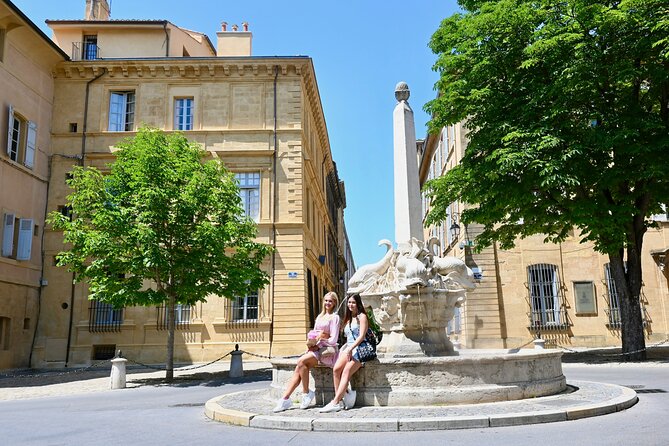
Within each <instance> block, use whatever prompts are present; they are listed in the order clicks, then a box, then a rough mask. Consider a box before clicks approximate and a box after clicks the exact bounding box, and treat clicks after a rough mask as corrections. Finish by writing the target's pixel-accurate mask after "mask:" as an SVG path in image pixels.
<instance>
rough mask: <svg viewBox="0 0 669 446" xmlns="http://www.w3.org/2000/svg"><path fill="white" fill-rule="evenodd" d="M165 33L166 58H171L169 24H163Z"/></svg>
mask: <svg viewBox="0 0 669 446" xmlns="http://www.w3.org/2000/svg"><path fill="white" fill-rule="evenodd" d="M163 31H165V57H170V33H168V32H167V22H163Z"/></svg>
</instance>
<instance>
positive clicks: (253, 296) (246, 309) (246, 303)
mask: <svg viewBox="0 0 669 446" xmlns="http://www.w3.org/2000/svg"><path fill="white" fill-rule="evenodd" d="M231 319H232V320H233V321H249V320H257V319H258V292H257V291H255V292H252V293H249V294H247V295H246V296H239V297H237V298H236V299H235V300H234V301H233V302H232V318H231Z"/></svg>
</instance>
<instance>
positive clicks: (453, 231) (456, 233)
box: [449, 217, 460, 240]
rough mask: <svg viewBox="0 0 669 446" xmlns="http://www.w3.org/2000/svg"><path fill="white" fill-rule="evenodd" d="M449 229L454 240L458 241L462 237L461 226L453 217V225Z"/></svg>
mask: <svg viewBox="0 0 669 446" xmlns="http://www.w3.org/2000/svg"><path fill="white" fill-rule="evenodd" d="M449 229H450V231H451V237H452V238H453V240H457V239H458V238H459V237H460V225H459V224H458V222H457V220H456V219H455V217H453V224H452V225H451V227H450V228H449Z"/></svg>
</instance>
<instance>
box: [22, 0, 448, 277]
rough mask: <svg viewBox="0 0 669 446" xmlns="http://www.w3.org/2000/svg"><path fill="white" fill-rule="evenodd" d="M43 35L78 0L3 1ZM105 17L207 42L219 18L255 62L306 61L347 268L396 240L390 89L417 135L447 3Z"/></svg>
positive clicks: (118, 2)
mask: <svg viewBox="0 0 669 446" xmlns="http://www.w3.org/2000/svg"><path fill="white" fill-rule="evenodd" d="M12 1H13V3H14V4H15V5H16V6H18V7H19V8H20V9H21V10H22V11H23V12H24V13H25V14H26V15H27V16H28V17H30V19H31V20H32V21H33V22H35V23H36V24H37V25H38V26H40V27H41V28H42V29H43V30H44V32H45V33H46V34H47V35H49V36H50V35H51V32H50V30H49V29H48V28H47V27H46V25H45V24H44V20H46V19H82V18H83V16H84V9H85V4H86V1H85V0H12ZM111 9H112V18H115V19H166V20H169V21H171V22H173V23H174V24H176V25H178V26H181V27H184V28H188V29H192V30H195V31H200V32H203V33H206V34H207V35H208V36H209V38H210V39H211V41H212V42H214V43H215V42H216V31H218V30H219V29H220V22H222V21H226V22H228V24H229V25H232V24H234V23H237V24H241V22H244V21H246V22H248V23H249V30H250V31H252V32H253V55H254V56H275V55H277V56H291V55H305V56H310V57H311V58H312V59H313V61H314V66H315V68H316V78H317V80H318V86H319V89H320V93H321V101H322V103H323V110H324V112H325V120H326V122H327V127H328V133H329V136H330V146H331V148H332V153H333V156H334V160H335V162H336V163H337V169H338V171H339V176H340V178H341V179H342V180H344V182H345V184H346V199H347V207H346V210H345V211H344V213H345V220H346V226H347V229H348V234H349V239H350V241H351V246H352V248H353V256H354V258H355V262H356V265H357V266H358V267H360V266H361V265H364V264H366V263H372V262H375V261H377V260H378V259H379V258H381V256H382V255H383V254H384V249H385V248H381V247H378V246H377V242H378V241H379V240H381V239H384V238H387V239H390V240H392V239H393V238H394V235H395V229H394V214H393V189H392V187H393V186H392V184H393V140H392V137H393V129H392V112H393V108H394V107H395V103H396V101H395V97H394V89H395V85H396V84H397V82H399V81H405V82H407V83H408V84H409V88H410V89H411V98H410V99H409V103H410V104H411V107H412V108H413V110H414V113H415V118H416V137H417V138H422V137H424V136H425V132H426V127H425V124H426V123H427V121H428V119H429V117H428V116H427V115H426V114H425V113H424V112H423V110H422V109H423V105H424V104H425V102H427V101H429V100H430V99H432V98H433V97H434V96H435V94H436V92H435V91H434V89H433V86H434V83H435V81H436V80H437V74H436V73H435V72H433V71H432V65H433V63H434V61H435V56H434V55H433V54H432V52H431V51H430V49H429V48H428V47H427V44H428V42H429V40H430V36H431V35H432V34H433V33H434V31H435V30H436V29H437V27H438V26H439V23H440V22H441V20H443V19H444V18H446V17H448V16H450V15H451V14H453V13H454V12H455V11H456V10H457V4H456V2H455V0H414V1H397V0H385V1H381V0H355V1H354V0H340V1H336V2H335V1H318V0H311V1H297V0H282V1H277V0H273V1H270V0H257V1H256V0H247V1H224V0H190V1H188V2H184V1H176V0H111Z"/></svg>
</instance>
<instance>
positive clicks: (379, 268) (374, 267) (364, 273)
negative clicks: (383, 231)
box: [348, 239, 395, 294]
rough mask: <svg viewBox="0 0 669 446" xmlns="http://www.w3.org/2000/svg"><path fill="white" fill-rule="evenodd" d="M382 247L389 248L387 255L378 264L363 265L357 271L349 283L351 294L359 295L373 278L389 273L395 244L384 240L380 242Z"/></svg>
mask: <svg viewBox="0 0 669 446" xmlns="http://www.w3.org/2000/svg"><path fill="white" fill-rule="evenodd" d="M381 245H386V247H387V248H388V250H387V251H386V254H385V255H384V256H383V258H382V259H381V260H379V261H378V262H376V263H370V264H368V265H363V266H361V267H360V268H358V269H357V270H356V272H355V273H354V274H353V276H351V278H350V279H349V281H348V293H349V294H355V293H359V292H360V291H362V289H363V288H364V286H362V285H364V284H365V283H366V282H367V281H368V280H369V279H370V278H371V277H376V276H380V275H382V274H385V272H386V271H388V268H389V267H390V263H391V261H392V258H393V255H394V253H395V252H394V250H393V244H392V243H391V242H390V240H387V239H383V240H380V241H379V246H381Z"/></svg>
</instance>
